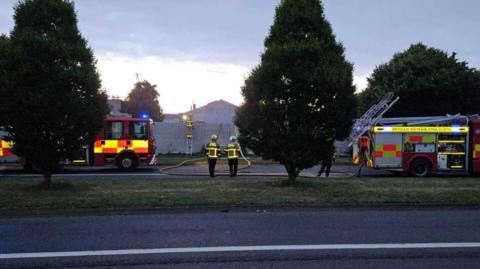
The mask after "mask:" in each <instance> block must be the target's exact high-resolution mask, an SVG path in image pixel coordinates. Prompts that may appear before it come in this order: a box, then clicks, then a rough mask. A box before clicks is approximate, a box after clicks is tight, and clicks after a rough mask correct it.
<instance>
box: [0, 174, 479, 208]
mask: <svg viewBox="0 0 480 269" xmlns="http://www.w3.org/2000/svg"><path fill="white" fill-rule="evenodd" d="M40 182H41V180H40V179H27V178H25V179H13V178H12V179H2V180H1V181H0V214H2V213H3V214H6V213H11V212H23V211H28V210H34V211H37V210H40V211H41V210H53V211H56V210H60V211H70V210H78V209H112V208H130V209H135V208H155V207H184V206H193V207H195V206H249V205H256V206H287V205H288V206H302V205H318V206H329V205H385V204H414V205H425V204H442V205H454V204H476V205H477V204H480V180H479V179H477V178H473V177H465V178H462V177H455V178H453V177H452V178H426V179H418V178H360V179H357V178H341V179H334V178H331V179H323V178H322V179H300V180H299V182H298V184H296V185H294V186H289V185H288V184H286V181H285V180H283V179H265V178H264V179H242V180H224V179H215V180H206V179H205V180H173V179H167V180H143V179H142V180H137V179H114V180H107V179H88V180H87V179H85V180H83V179H73V180H68V181H67V180H54V182H55V183H54V185H53V187H52V188H51V189H49V190H44V189H42V188H41V187H40Z"/></svg>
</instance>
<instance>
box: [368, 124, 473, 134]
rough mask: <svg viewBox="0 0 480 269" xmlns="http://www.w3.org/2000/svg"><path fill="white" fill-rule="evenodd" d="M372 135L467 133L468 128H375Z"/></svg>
mask: <svg viewBox="0 0 480 269" xmlns="http://www.w3.org/2000/svg"><path fill="white" fill-rule="evenodd" d="M373 132H374V133H468V126H375V127H373Z"/></svg>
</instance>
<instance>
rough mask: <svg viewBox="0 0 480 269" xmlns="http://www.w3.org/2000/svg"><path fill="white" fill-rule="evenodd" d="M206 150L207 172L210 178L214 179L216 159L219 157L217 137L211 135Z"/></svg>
mask: <svg viewBox="0 0 480 269" xmlns="http://www.w3.org/2000/svg"><path fill="white" fill-rule="evenodd" d="M205 149H206V150H207V158H208V172H209V173H210V177H215V165H216V164H217V159H218V157H220V145H218V143H217V135H216V134H212V136H211V138H210V143H208V144H207V145H206V146H205Z"/></svg>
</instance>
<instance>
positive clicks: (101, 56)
mask: <svg viewBox="0 0 480 269" xmlns="http://www.w3.org/2000/svg"><path fill="white" fill-rule="evenodd" d="M16 2H18V0H1V1H0V33H5V34H8V33H9V32H10V31H11V29H12V27H13V19H12V15H13V6H14V5H15V3H16ZM323 2H324V7H325V13H326V17H327V18H328V20H329V21H330V23H331V24H332V27H333V30H334V32H335V33H336V36H337V39H338V40H339V41H341V42H342V43H343V44H344V45H345V48H346V55H347V58H348V60H349V61H351V62H353V63H354V65H355V72H354V77H355V83H356V84H357V87H358V88H359V89H360V90H361V89H363V88H364V87H365V86H366V77H367V76H368V75H369V74H370V73H371V72H372V70H373V68H374V67H375V66H376V65H378V64H381V63H384V62H386V61H388V60H389V59H390V58H391V57H392V55H393V53H395V52H399V51H402V50H404V49H406V48H407V47H408V46H409V45H410V44H411V43H416V42H424V43H425V44H427V45H430V46H433V47H437V48H440V49H443V50H446V51H448V52H456V53H457V55H458V57H459V58H460V59H462V60H465V61H467V62H468V63H469V65H470V66H471V67H476V68H480V53H479V50H480V49H479V48H480V46H479V45H480V16H479V15H478V11H479V10H480V1H477V0H456V1H453V0H402V1H394V0H368V1H367V0H325V1H323ZM278 3H279V0H142V1H135V0H76V1H75V7H76V10H77V14H78V19H79V27H80V30H81V32H82V34H83V36H84V37H85V38H86V39H87V40H88V41H89V44H90V46H91V47H92V48H93V50H94V52H95V55H96V57H97V59H98V69H99V71H100V74H101V77H102V84H103V87H104V88H105V89H106V90H107V92H108V94H110V95H116V96H120V97H125V96H126V95H127V94H128V92H129V90H130V89H131V88H132V86H133V84H134V83H135V81H136V74H137V73H138V74H139V77H140V79H142V80H143V79H146V80H149V81H150V82H152V83H154V84H157V85H158V88H157V89H158V90H159V92H160V99H161V100H160V103H161V105H162V107H163V108H164V110H165V111H166V112H169V113H174V112H183V111H186V110H188V108H189V107H190V105H191V104H192V102H193V101H195V103H196V104H197V105H204V104H206V103H208V102H210V101H214V100H218V99H224V100H226V101H229V102H231V103H234V104H240V103H241V102H242V97H241V95H240V87H241V86H242V84H243V81H244V79H245V77H246V76H247V75H248V72H249V70H251V68H252V67H254V66H255V65H257V64H258V61H259V56H260V54H261V53H262V51H263V40H264V38H265V36H266V35H267V33H268V30H269V27H270V25H271V24H272V22H273V16H274V11H275V6H276V5H278Z"/></svg>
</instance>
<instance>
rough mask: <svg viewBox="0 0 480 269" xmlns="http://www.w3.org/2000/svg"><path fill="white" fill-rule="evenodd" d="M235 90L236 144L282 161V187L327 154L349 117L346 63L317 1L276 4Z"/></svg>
mask: <svg viewBox="0 0 480 269" xmlns="http://www.w3.org/2000/svg"><path fill="white" fill-rule="evenodd" d="M264 45H265V51H264V53H263V54H262V56H261V62H260V64H259V65H258V66H257V67H256V68H255V69H253V70H252V71H251V74H250V76H249V77H248V78H247V80H246V81H245V85H244V87H243V89H242V94H243V96H244V104H243V105H242V106H241V107H239V109H238V111H237V117H236V124H237V126H238V127H239V131H240V134H241V135H240V141H241V142H242V143H244V144H245V145H246V146H248V147H249V148H251V149H252V150H253V151H254V152H255V153H256V154H258V155H260V156H262V157H263V158H265V159H273V160H275V161H278V162H280V163H281V164H283V165H284V166H285V168H286V170H287V173H288V176H289V182H290V183H295V180H296V177H297V176H298V174H299V173H300V171H301V170H303V169H305V168H309V167H312V166H313V165H315V164H317V163H318V162H319V161H320V160H321V159H322V157H323V156H325V155H326V154H331V153H332V150H333V143H334V141H335V140H336V139H341V138H344V137H346V136H347V135H348V133H349V131H350V128H351V125H352V119H353V116H354V113H355V98H354V91H355V87H354V86H353V78H352V71H353V67H352V64H351V63H349V62H348V61H346V60H345V55H344V47H343V45H342V44H340V43H339V42H337V41H336V40H335V36H334V34H333V32H332V28H331V26H330V24H329V22H328V21H327V20H326V18H325V16H324V11H323V7H322V4H321V3H320V2H319V0H283V1H281V3H280V5H279V6H278V7H277V8H276V14H275V19H274V23H273V25H272V26H271V28H270V33H269V35H268V36H267V38H266V39H265V42H264Z"/></svg>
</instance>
